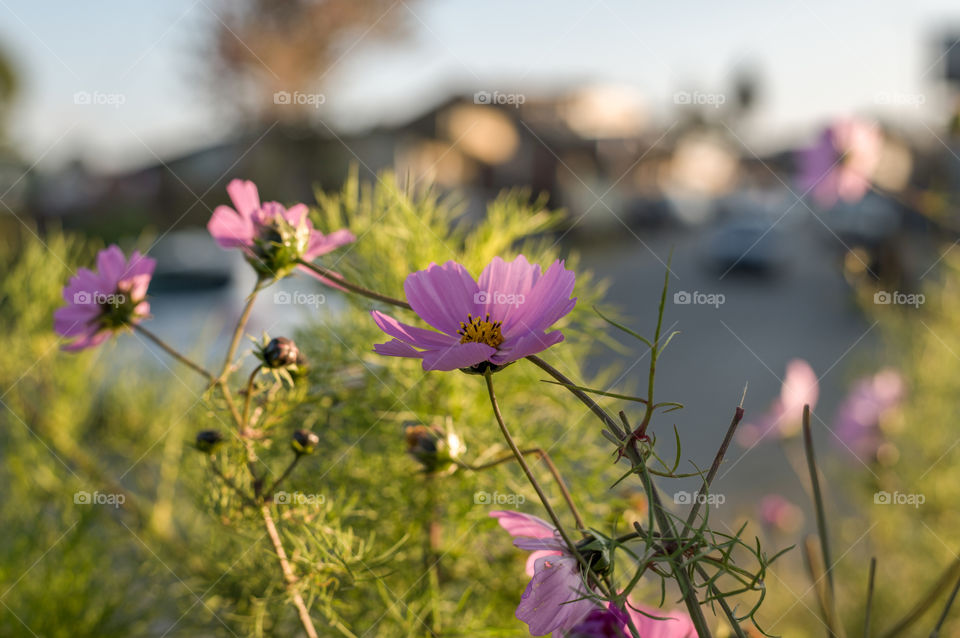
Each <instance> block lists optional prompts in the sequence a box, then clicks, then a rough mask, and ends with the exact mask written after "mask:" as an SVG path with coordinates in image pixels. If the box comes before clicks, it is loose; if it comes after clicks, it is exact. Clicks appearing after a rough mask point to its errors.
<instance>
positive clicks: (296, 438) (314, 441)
mask: <svg viewBox="0 0 960 638" xmlns="http://www.w3.org/2000/svg"><path fill="white" fill-rule="evenodd" d="M319 443H320V437H319V436H317V435H316V434H315V433H314V432H311V431H310V430H297V431H296V432H294V433H293V438H292V439H291V440H290V446H291V447H292V448H293V451H294V452H296V453H297V454H313V450H314V449H315V448H316V447H317V445H318V444H319Z"/></svg>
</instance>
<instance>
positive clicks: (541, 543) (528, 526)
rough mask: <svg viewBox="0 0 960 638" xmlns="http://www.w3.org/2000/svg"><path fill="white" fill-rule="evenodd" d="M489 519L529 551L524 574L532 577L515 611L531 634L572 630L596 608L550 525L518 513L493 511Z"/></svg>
mask: <svg viewBox="0 0 960 638" xmlns="http://www.w3.org/2000/svg"><path fill="white" fill-rule="evenodd" d="M490 516H493V517H494V518H496V519H497V520H498V521H499V522H500V526H501V527H503V528H504V529H505V530H507V532H509V533H510V535H511V536H513V537H514V541H513V544H514V545H516V546H517V547H519V548H520V549H526V550H531V551H532V553H531V554H530V557H529V558H528V559H527V574H528V575H530V576H532V577H533V578H531V579H530V583H529V584H528V585H527V588H526V590H525V591H524V592H523V596H522V597H521V599H520V604H519V605H518V606H517V612H516V615H517V618H519V619H520V620H522V621H523V622H525V623H527V625H528V627H529V628H530V633H531V634H532V635H534V636H545V635H546V634H549V633H550V632H551V631H568V630H570V629H573V628H574V627H576V626H577V625H578V624H580V623H581V622H582V621H583V620H584V619H585V618H586V617H587V615H588V614H590V612H591V611H592V610H594V609H597V608H598V605H597V603H596V602H595V601H594V600H592V599H591V598H589V597H588V594H587V592H586V591H585V586H584V583H583V576H582V575H581V571H580V565H579V562H578V561H577V559H576V557H575V556H574V555H573V553H572V552H571V551H570V548H569V547H567V544H566V543H565V542H564V541H563V538H561V536H560V533H559V532H558V531H557V529H556V528H555V527H554V526H553V525H551V524H549V523H547V522H546V521H544V520H543V519H540V518H537V517H536V516H532V515H530V514H521V513H520V512H509V511H496V512H490Z"/></svg>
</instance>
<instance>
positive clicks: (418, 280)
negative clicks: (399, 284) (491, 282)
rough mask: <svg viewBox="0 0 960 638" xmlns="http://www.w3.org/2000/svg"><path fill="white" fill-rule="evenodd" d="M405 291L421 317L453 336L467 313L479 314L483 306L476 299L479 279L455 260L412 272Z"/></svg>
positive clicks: (465, 318)
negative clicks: (477, 280) (476, 280)
mask: <svg viewBox="0 0 960 638" xmlns="http://www.w3.org/2000/svg"><path fill="white" fill-rule="evenodd" d="M403 291H404V293H405V294H406V296H407V301H408V302H410V306H411V307H412V308H413V311H414V312H416V313H417V315H419V316H420V318H421V319H423V320H424V321H426V322H427V323H429V324H430V325H431V326H433V327H434V328H436V329H437V330H440V331H442V332H446V333H447V334H449V335H456V334H457V330H458V329H459V328H460V323H461V322H463V321H466V320H467V315H468V314H472V315H474V316H477V314H478V313H479V311H480V308H481V306H480V305H479V304H478V303H477V302H476V301H475V300H476V299H477V293H478V292H479V288H477V282H475V281H474V280H473V278H472V277H470V273H468V272H467V269H466V268H464V267H463V266H461V265H460V264H458V263H456V262H455V261H448V262H447V263H445V264H444V265H443V266H438V265H436V264H430V267H429V268H427V269H426V270H419V271H417V272H414V273H410V274H409V275H408V276H407V279H406V281H404V283H403Z"/></svg>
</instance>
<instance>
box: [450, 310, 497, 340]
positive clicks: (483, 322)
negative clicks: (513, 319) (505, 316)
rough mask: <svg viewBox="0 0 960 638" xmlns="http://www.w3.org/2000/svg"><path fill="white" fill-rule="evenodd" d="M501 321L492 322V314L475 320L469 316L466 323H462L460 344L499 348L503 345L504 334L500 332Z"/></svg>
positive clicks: (458, 331)
mask: <svg viewBox="0 0 960 638" xmlns="http://www.w3.org/2000/svg"><path fill="white" fill-rule="evenodd" d="M502 323H503V322H501V321H490V314H489V313H488V314H487V316H486V318H484V319H481V318H480V317H476V318H474V316H473V315H470V314H468V315H467V320H466V321H461V322H460V329H459V330H457V334H458V335H460V343H485V344H487V345H488V346H492V347H494V348H497V347H499V346H500V344H501V343H503V334H502V333H501V332H500V326H501V324H502Z"/></svg>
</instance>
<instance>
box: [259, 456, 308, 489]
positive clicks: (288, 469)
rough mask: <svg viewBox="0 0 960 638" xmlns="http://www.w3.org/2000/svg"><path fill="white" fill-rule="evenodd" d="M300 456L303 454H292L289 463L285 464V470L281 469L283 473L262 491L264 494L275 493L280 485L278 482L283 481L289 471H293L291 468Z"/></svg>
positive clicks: (288, 474)
mask: <svg viewBox="0 0 960 638" xmlns="http://www.w3.org/2000/svg"><path fill="white" fill-rule="evenodd" d="M301 456H303V455H302V454H297V455H296V456H294V457H293V460H292V461H290V465H288V466H287V469H285V470H284V471H283V474H281V475H280V476H279V478H277V480H276V481H274V482H273V484H272V485H271V486H270V487H269V488H268V489H267V490H266V491H264V492H263V493H264V494H267V495H271V494H274V493H276V491H277V488H278V487H280V484H281V483H283V482H284V481H285V480H286V478H287V477H288V476H290V472H292V471H293V468H295V467H296V466H297V463H298V462H299V461H300V457H301Z"/></svg>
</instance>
